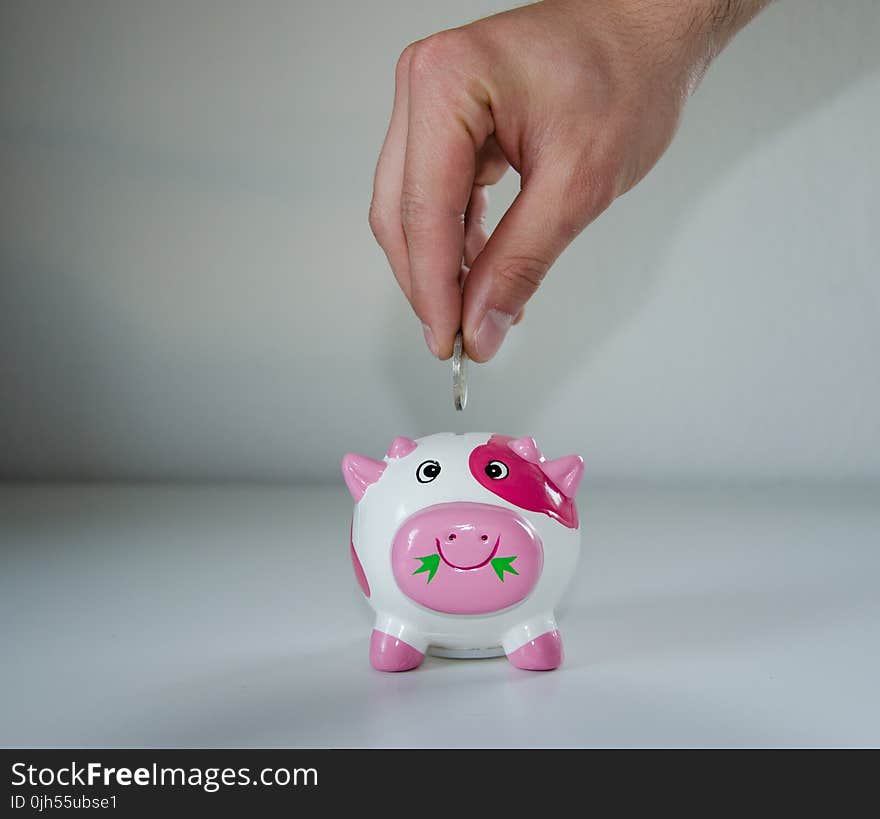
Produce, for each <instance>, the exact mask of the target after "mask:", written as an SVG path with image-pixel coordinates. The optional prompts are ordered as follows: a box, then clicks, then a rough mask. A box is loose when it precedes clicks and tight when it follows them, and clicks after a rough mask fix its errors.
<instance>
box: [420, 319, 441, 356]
mask: <svg viewBox="0 0 880 819" xmlns="http://www.w3.org/2000/svg"><path fill="white" fill-rule="evenodd" d="M422 332H423V333H424V334H425V344H427V345H428V349H429V350H430V351H431V355H433V356H434V358H439V357H440V356H439V355H438V350H437V339H435V338H434V331H433V330H431V328H430V327H428V325H427V324H423V325H422Z"/></svg>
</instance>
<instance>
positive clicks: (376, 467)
mask: <svg viewBox="0 0 880 819" xmlns="http://www.w3.org/2000/svg"><path fill="white" fill-rule="evenodd" d="M385 466H386V465H385V463H384V462H383V461H376V460H373V459H372V458H368V457H367V456H366V455H353V454H351V453H349V454H348V455H346V456H345V457H344V458H343V459H342V477H343V478H345V485H346V486H347V487H348V491H349V492H351V496H352V498H354V502H355V503H358V501H360V499H361V498H362V497H363V496H364V494H365V493H366V491H367V487H369V486H370V485H371V484H374V483H376V481H378V480H379V478H380V477H382V473H383V472H384V471H385Z"/></svg>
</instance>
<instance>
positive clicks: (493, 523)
mask: <svg viewBox="0 0 880 819" xmlns="http://www.w3.org/2000/svg"><path fill="white" fill-rule="evenodd" d="M391 557H392V566H393V569H394V575H395V578H396V580H397V583H398V585H399V586H400V588H401V589H402V590H403V592H404V593H405V594H406V595H407V596H409V597H410V598H412V599H413V600H415V601H416V602H418V603H421V604H422V605H424V606H427V607H428V608H431V609H434V610H436V611H443V612H449V613H454V614H477V613H485V612H488V611H498V610H500V609H502V608H506V607H507V606H510V605H513V603H516V602H518V601H519V600H521V599H523V597H525V596H526V595H527V594H528V593H529V591H531V589H532V588H533V587H534V585H535V583H536V582H537V580H538V577H539V576H540V572H541V566H542V563H543V552H542V546H541V539H540V537H539V536H538V533H537V532H536V531H535V529H534V528H533V527H532V526H531V525H530V524H529V523H528V522H527V521H526V520H525V519H524V518H523V517H522V516H521V515H519V514H517V513H516V512H514V511H513V510H511V509H506V508H503V507H500V506H493V505H489V504H483V503H467V502H454V503H441V504H438V505H436V506H431V507H428V508H427V509H423V510H421V511H419V512H416V513H415V514H414V515H412V516H411V517H409V518H407V520H405V521H404V523H403V525H402V526H401V527H400V529H399V530H398V532H397V534H396V535H395V537H394V542H393V544H392V552H391Z"/></svg>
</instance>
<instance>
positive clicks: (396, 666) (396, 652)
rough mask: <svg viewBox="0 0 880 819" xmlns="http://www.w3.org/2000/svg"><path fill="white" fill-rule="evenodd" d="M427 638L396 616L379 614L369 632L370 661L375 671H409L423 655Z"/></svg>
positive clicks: (417, 663)
mask: <svg viewBox="0 0 880 819" xmlns="http://www.w3.org/2000/svg"><path fill="white" fill-rule="evenodd" d="M427 648H428V644H427V640H425V638H424V637H423V636H422V635H421V633H420V632H419V631H417V630H416V629H414V628H413V627H412V626H410V625H408V624H407V623H404V622H403V621H402V620H398V619H397V618H396V617H390V616H388V615H379V616H378V617H377V618H376V625H375V628H373V633H372V635H371V636H370V664H371V665H372V666H373V668H375V669H376V670H377V671H411V670H412V669H414V668H418V667H419V666H420V665H421V664H422V660H424V659H425V651H426V650H427Z"/></svg>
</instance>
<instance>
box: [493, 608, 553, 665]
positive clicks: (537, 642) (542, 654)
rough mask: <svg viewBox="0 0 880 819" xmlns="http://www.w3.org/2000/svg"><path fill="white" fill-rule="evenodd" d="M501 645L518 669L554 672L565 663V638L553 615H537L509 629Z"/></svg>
mask: <svg viewBox="0 0 880 819" xmlns="http://www.w3.org/2000/svg"><path fill="white" fill-rule="evenodd" d="M502 645H503V646H504V653H505V654H506V655H507V659H508V660H510V662H511V663H513V665H515V666H516V667H517V668H523V669H525V670H527V671H552V670H553V669H554V668H559V666H560V665H562V660H563V652H562V638H561V637H560V636H559V631H558V630H557V628H556V620H555V619H554V618H553V615H552V614H551V615H542V616H540V617H535V618H533V619H532V620H529V621H528V622H526V623H521V624H520V625H518V626H515V627H514V628H512V629H510V631H508V632H507V633H506V634H505V635H504V639H503V640H502Z"/></svg>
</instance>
